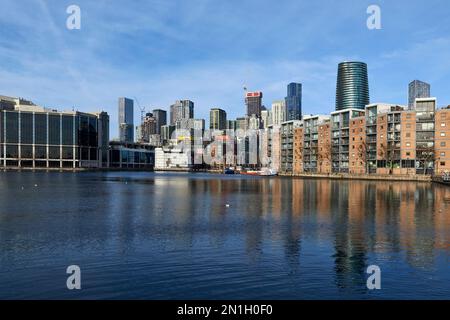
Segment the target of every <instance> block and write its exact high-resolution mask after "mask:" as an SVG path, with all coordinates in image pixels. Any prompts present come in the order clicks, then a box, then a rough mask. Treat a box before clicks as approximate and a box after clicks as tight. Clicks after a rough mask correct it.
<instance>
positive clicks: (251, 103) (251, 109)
mask: <svg viewBox="0 0 450 320" xmlns="http://www.w3.org/2000/svg"><path fill="white" fill-rule="evenodd" d="M262 97H263V94H262V92H259V91H257V92H247V94H246V96H245V104H246V105H247V116H249V117H250V116H251V115H253V114H254V115H255V116H256V117H258V118H260V117H261V107H262Z"/></svg>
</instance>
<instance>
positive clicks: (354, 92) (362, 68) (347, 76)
mask: <svg viewBox="0 0 450 320" xmlns="http://www.w3.org/2000/svg"><path fill="white" fill-rule="evenodd" d="M369 100H370V99H369V80H368V75H367V65H366V64H365V63H363V62H342V63H340V64H339V67H338V76H337V84H336V110H343V109H347V108H356V109H364V108H365V107H366V105H368V104H369Z"/></svg>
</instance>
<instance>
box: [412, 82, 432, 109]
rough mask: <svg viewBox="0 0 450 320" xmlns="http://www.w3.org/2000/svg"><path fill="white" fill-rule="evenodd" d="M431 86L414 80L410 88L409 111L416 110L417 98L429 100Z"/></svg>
mask: <svg viewBox="0 0 450 320" xmlns="http://www.w3.org/2000/svg"><path fill="white" fill-rule="evenodd" d="M430 89H431V86H430V85H429V84H428V83H426V82H423V81H420V80H414V81H412V82H411V83H410V84H409V86H408V109H409V110H414V103H415V101H416V99H417V98H429V97H430V95H431V92H430V91H431V90H430Z"/></svg>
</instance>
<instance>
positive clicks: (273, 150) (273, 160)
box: [267, 125, 281, 172]
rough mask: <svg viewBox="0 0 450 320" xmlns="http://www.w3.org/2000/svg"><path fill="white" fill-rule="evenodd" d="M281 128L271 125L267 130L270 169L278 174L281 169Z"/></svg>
mask: <svg viewBox="0 0 450 320" xmlns="http://www.w3.org/2000/svg"><path fill="white" fill-rule="evenodd" d="M280 131H281V127H280V126H279V125H270V126H269V127H268V128H267V156H268V158H269V161H270V163H269V167H270V168H272V169H274V170H276V171H277V172H279V171H280V169H281V133H280Z"/></svg>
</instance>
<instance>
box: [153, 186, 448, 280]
mask: <svg viewBox="0 0 450 320" xmlns="http://www.w3.org/2000/svg"><path fill="white" fill-rule="evenodd" d="M163 181H164V180H163ZM161 183H162V182H161ZM164 183H167V187H168V188H167V189H164V190H163V191H161V190H160V194H161V196H163V197H166V194H167V193H168V192H171V193H172V194H173V195H174V196H176V199H177V201H174V202H173V203H172V204H171V205H170V208H172V209H173V210H174V211H175V212H176V219H177V223H178V224H180V225H182V226H183V228H182V230H183V232H182V233H180V234H179V235H178V236H180V237H183V239H182V241H186V240H189V243H191V245H192V241H193V240H194V239H193V238H194V236H195V233H194V231H193V230H195V229H196V228H198V227H199V225H198V224H199V221H202V219H201V218H199V217H198V215H207V220H208V226H207V228H208V235H209V237H210V243H211V245H212V246H218V247H220V246H223V245H224V244H225V243H226V242H227V240H229V237H230V235H231V234H234V235H239V234H240V232H242V233H243V239H242V241H244V244H245V246H244V247H245V251H246V254H247V256H248V258H249V259H250V261H258V259H260V257H261V255H262V253H263V251H264V250H271V248H274V247H283V250H284V252H285V259H286V261H285V262H286V263H287V265H288V267H289V270H287V271H288V272H289V273H297V272H299V268H301V265H302V256H301V250H302V249H301V248H302V241H303V240H304V239H305V238H308V239H312V240H313V241H316V242H321V243H326V244H327V245H329V246H330V248H332V250H333V254H332V255H331V256H330V257H329V258H330V259H332V260H333V261H334V274H335V275H334V278H335V283H336V286H337V287H338V288H349V287H352V288H354V287H358V288H364V287H365V281H366V279H367V274H366V273H365V271H366V268H367V266H368V265H370V264H372V263H373V261H371V260H370V259H371V257H373V256H374V255H376V254H400V253H404V254H405V255H406V261H407V262H408V264H410V266H412V267H414V268H430V267H431V266H432V265H433V261H434V253H435V250H438V249H440V250H448V249H449V247H448V244H449V243H450V242H449V241H450V239H449V234H450V233H449V232H448V231H449V230H450V218H449V215H448V212H450V210H449V206H450V191H449V189H448V188H445V187H442V186H438V185H434V186H431V187H430V185H428V184H421V183H409V182H407V183H397V182H384V181H374V182H365V181H333V180H308V179H305V180H303V179H283V178H275V179H258V178H245V179H242V178H233V179H208V178H206V179H204V178H201V179H186V180H184V181H183V182H182V183H184V185H178V184H177V185H173V184H171V183H168V182H164ZM174 187H175V188H174ZM174 189H175V190H174ZM206 199H207V200H206ZM156 202H158V201H156ZM164 210H165V211H167V204H166V205H165V207H164ZM164 214H168V212H165V213H164ZM187 230H190V231H188V232H187V234H186V231H187ZM186 237H189V238H188V239H186Z"/></svg>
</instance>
